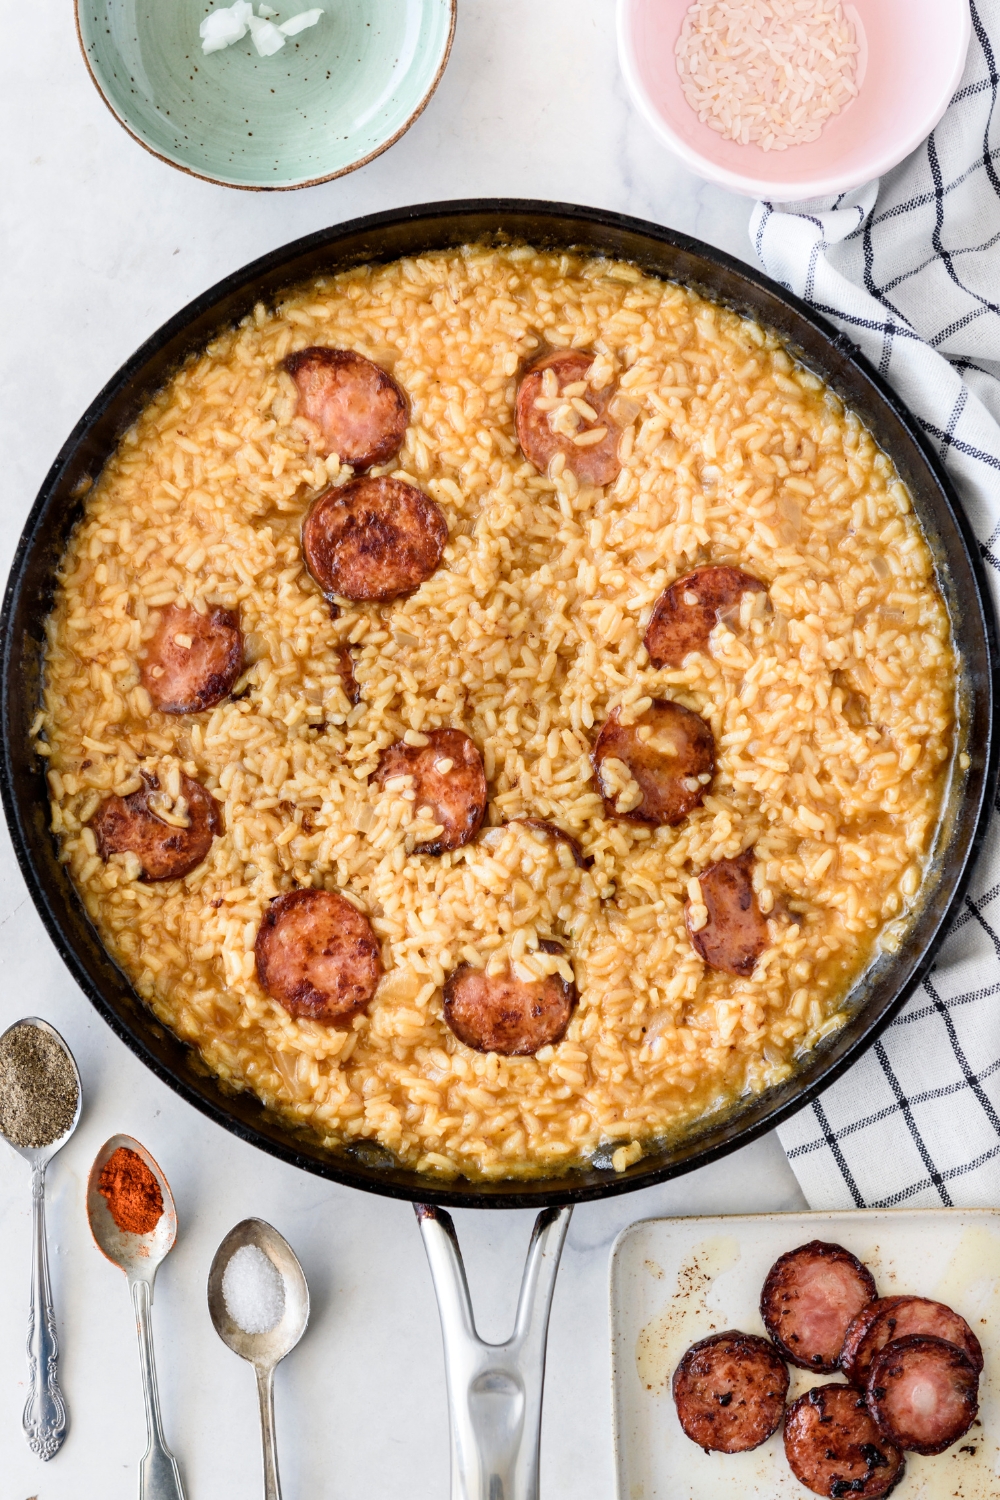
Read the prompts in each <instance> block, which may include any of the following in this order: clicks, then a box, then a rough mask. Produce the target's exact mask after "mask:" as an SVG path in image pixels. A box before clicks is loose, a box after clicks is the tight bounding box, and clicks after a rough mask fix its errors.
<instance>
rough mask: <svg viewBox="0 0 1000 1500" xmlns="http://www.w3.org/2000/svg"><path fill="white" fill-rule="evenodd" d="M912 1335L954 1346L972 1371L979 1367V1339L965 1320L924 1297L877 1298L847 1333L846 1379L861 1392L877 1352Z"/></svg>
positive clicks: (843, 1365)
mask: <svg viewBox="0 0 1000 1500" xmlns="http://www.w3.org/2000/svg"><path fill="white" fill-rule="evenodd" d="M914 1333H921V1334H927V1335H929V1336H930V1337H933V1338H938V1339H945V1340H946V1341H947V1342H948V1343H949V1344H956V1345H957V1346H958V1348H959V1349H964V1350H965V1352H966V1354H967V1355H968V1356H969V1359H970V1360H971V1361H972V1364H973V1365H974V1367H975V1369H976V1370H981V1369H982V1368H983V1351H982V1349H981V1348H980V1344H979V1340H978V1339H977V1338H976V1335H975V1334H974V1333H973V1331H972V1329H971V1328H970V1327H969V1325H968V1323H967V1322H966V1321H965V1319H964V1318H963V1317H960V1316H959V1314H958V1313H957V1312H954V1311H953V1310H952V1309H951V1308H950V1307H946V1306H945V1304H944V1303H943V1302H932V1301H931V1300H930V1299H929V1298H928V1297H880V1298H879V1299H878V1301H876V1302H873V1303H871V1304H870V1305H869V1306H868V1307H866V1308H863V1309H862V1311H861V1312H860V1313H859V1314H858V1316H857V1317H856V1318H855V1319H854V1320H853V1322H852V1323H851V1325H850V1327H849V1328H848V1330H847V1335H846V1337H845V1339H844V1348H843V1351H842V1353H841V1356H840V1368H841V1369H842V1370H843V1372H844V1374H845V1375H846V1376H847V1378H848V1380H850V1381H852V1382H853V1383H854V1385H857V1386H860V1387H861V1388H862V1389H864V1387H865V1385H867V1383H868V1369H869V1366H870V1365H871V1362H872V1360H873V1359H874V1358H875V1355H876V1354H877V1353H878V1351H879V1350H880V1349H884V1348H885V1346H886V1344H888V1343H891V1342H892V1340H893V1339H902V1338H907V1337H908V1336H909V1335H910V1334H914Z"/></svg>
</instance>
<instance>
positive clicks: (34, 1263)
mask: <svg viewBox="0 0 1000 1500" xmlns="http://www.w3.org/2000/svg"><path fill="white" fill-rule="evenodd" d="M31 1230H32V1257H31V1310H30V1312H29V1315H28V1400H27V1403H26V1404H25V1408H24V1418H23V1425H24V1432H25V1436H26V1437H27V1439H28V1447H29V1448H30V1449H31V1451H32V1452H33V1453H37V1454H38V1457H39V1458H51V1457H52V1455H53V1454H54V1453H58V1451H59V1449H60V1447H61V1446H62V1440H63V1438H64V1437H65V1436H66V1403H65V1401H64V1400H63V1397H62V1392H61V1391H60V1389H59V1378H58V1372H57V1365H58V1360H59V1345H58V1343H57V1342H56V1315H55V1312H54V1311H53V1308H52V1289H51V1287H50V1285H49V1255H48V1249H47V1247H46V1243H45V1164H44V1163H41V1164H40V1165H36V1166H33V1167H32V1171H31Z"/></svg>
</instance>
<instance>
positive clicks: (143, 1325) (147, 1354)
mask: <svg viewBox="0 0 1000 1500" xmlns="http://www.w3.org/2000/svg"><path fill="white" fill-rule="evenodd" d="M129 1282H130V1287H131V1291H132V1306H133V1308H134V1310H135V1322H136V1330H137V1332H138V1335H139V1363H140V1365H141V1367H142V1393H143V1396H144V1397H145V1401H146V1432H147V1435H148V1443H147V1446H146V1452H145V1454H144V1455H143V1458H142V1462H141V1463H140V1465H139V1500H184V1486H183V1485H182V1484H181V1476H180V1470H179V1469H178V1467H177V1460H176V1459H175V1458H174V1456H173V1454H172V1453H171V1452H170V1449H169V1448H168V1447H167V1445H166V1442H165V1441H164V1437H163V1424H162V1422H161V1420H160V1397H159V1393H158V1392H157V1389H156V1366H155V1364H154V1363H153V1330H152V1327H151V1326H150V1321H149V1309H150V1303H151V1302H152V1291H153V1289H152V1287H151V1285H150V1283H149V1282H148V1281H145V1280H143V1279H142V1278H140V1277H136V1278H135V1280H134V1281H133V1280H132V1279H131V1278H129Z"/></svg>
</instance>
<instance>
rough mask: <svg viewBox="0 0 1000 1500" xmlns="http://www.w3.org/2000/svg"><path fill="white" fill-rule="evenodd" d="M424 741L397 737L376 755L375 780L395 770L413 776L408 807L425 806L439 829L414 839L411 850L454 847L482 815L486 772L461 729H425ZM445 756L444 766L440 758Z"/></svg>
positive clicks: (467, 836)
mask: <svg viewBox="0 0 1000 1500" xmlns="http://www.w3.org/2000/svg"><path fill="white" fill-rule="evenodd" d="M427 740H428V743H427V744H426V745H419V746H418V745H407V744H404V742H403V741H402V740H397V742H396V743H395V744H394V745H389V746H387V747H386V749H385V750H383V751H382V754H381V756H380V757H379V764H378V769H377V771H376V772H375V781H376V783H377V785H379V786H384V785H385V783H386V782H387V781H391V780H393V778H394V777H397V776H411V777H412V778H413V791H414V794H415V796H414V801H413V806H414V808H419V807H421V806H429V807H430V809H431V812H432V815H433V820H434V822H435V823H437V824H440V825H441V833H440V834H439V835H438V836H437V838H434V839H431V840H429V841H428V842H427V843H423V844H417V845H416V846H415V847H414V851H413V852H414V853H415V854H430V855H439V854H446V853H447V852H449V851H450V850H453V849H460V848H461V847H462V846H463V844H467V843H469V842H470V840H472V839H474V838H475V836H476V834H477V833H478V832H479V830H480V828H481V827H482V824H483V819H484V817H485V816H486V799H487V789H486V772H485V770H484V768H483V758H482V756H481V755H480V753H479V750H478V747H477V746H476V744H475V742H474V741H473V740H472V739H470V738H469V736H468V735H467V734H466V733H465V731H464V730H462V729H431V730H429V731H428V732H427ZM444 760H450V761H451V762H452V764H451V767H450V768H449V769H448V770H447V771H439V770H438V769H437V767H438V764H439V763H440V762H441V761H444Z"/></svg>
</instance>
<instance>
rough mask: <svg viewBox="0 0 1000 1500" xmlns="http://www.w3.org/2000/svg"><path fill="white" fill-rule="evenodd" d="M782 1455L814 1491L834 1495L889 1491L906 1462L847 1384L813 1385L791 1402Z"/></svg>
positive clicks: (795, 1473) (880, 1493)
mask: <svg viewBox="0 0 1000 1500" xmlns="http://www.w3.org/2000/svg"><path fill="white" fill-rule="evenodd" d="M785 1457H786V1458H787V1459H788V1463H789V1466H790V1468H791V1470H792V1473H793V1474H794V1475H795V1477H796V1479H800V1480H801V1481H802V1483H803V1484H804V1485H805V1486H806V1488H807V1489H810V1490H812V1492H813V1494H814V1495H829V1496H833V1497H840V1496H844V1495H850V1496H854V1495H861V1496H868V1497H873V1496H876V1495H887V1494H888V1493H889V1491H890V1490H891V1489H892V1487H893V1485H894V1484H895V1483H896V1481H897V1480H898V1479H899V1477H900V1475H901V1474H902V1472H903V1462H904V1460H903V1455H902V1453H900V1451H899V1449H898V1448H897V1447H895V1446H894V1444H892V1443H891V1442H889V1440H888V1439H887V1438H886V1437H885V1435H884V1434H883V1433H882V1431H881V1430H880V1429H879V1427H878V1426H877V1424H876V1423H875V1421H874V1420H873V1418H872V1417H871V1415H870V1413H869V1412H868V1409H867V1407H866V1406H865V1398H864V1396H863V1395H862V1394H861V1392H860V1391H856V1390H855V1389H854V1387H853V1386H850V1385H817V1386H814V1387H813V1389H812V1390H811V1391H806V1393H805V1395H804V1396H800V1397H799V1399H798V1400H797V1401H793V1402H792V1404H791V1406H790V1407H789V1408H788V1411H787V1413H786V1415H785Z"/></svg>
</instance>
